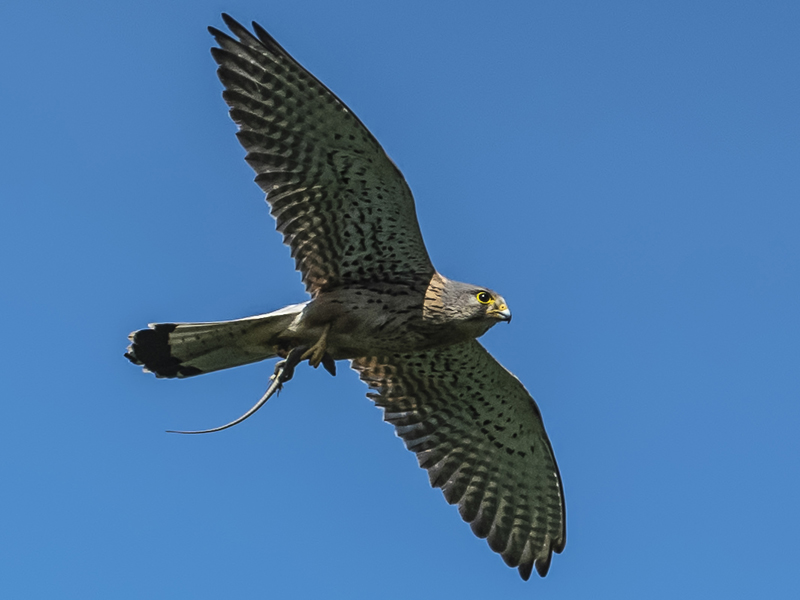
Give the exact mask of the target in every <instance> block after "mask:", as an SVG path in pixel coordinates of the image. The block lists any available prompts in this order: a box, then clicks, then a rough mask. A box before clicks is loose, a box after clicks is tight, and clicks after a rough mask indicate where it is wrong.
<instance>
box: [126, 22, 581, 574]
mask: <svg viewBox="0 0 800 600" xmlns="http://www.w3.org/2000/svg"><path fill="white" fill-rule="evenodd" d="M223 20H224V21H225V23H226V24H227V26H228V28H229V29H230V31H231V32H232V34H233V35H234V36H235V38H236V39H234V38H233V37H230V36H229V35H227V34H226V33H223V32H222V31H219V30H218V29H215V28H213V27H210V28H209V31H210V32H211V34H212V35H213V36H214V38H215V40H216V42H217V44H218V45H219V47H214V48H212V50H211V54H212V55H213V57H214V60H216V62H217V63H218V64H219V69H218V71H217V74H218V75H219V78H220V80H221V81H222V83H223V85H224V87H225V91H224V92H223V94H222V96H223V98H224V99H225V102H227V104H228V105H229V106H230V115H231V118H232V119H233V120H234V121H235V122H236V124H237V125H238V127H239V131H238V133H237V134H236V135H237V137H238V138H239V141H240V142H241V144H242V146H244V148H245V150H246V151H247V156H246V160H247V162H248V163H249V164H250V166H251V167H252V168H253V170H254V171H255V172H256V174H257V175H256V178H255V181H256V183H257V184H258V185H259V187H260V188H261V189H262V190H263V191H264V192H265V193H266V195H267V196H266V199H267V202H268V203H269V205H270V208H271V212H272V215H273V217H274V218H275V220H276V222H277V229H278V231H280V232H281V233H282V234H283V241H284V243H286V244H287V245H288V246H289V247H290V248H291V253H292V256H293V257H294V259H295V265H296V267H297V269H298V270H299V271H300V273H301V274H302V279H303V283H304V284H305V287H306V291H307V292H308V293H309V295H310V296H311V299H310V300H308V301H307V302H304V303H302V304H296V305H293V306H287V307H285V308H282V309H280V310H278V311H275V312H272V313H268V314H264V315H257V316H254V317H249V318H246V319H238V320H235V321H222V322H215V323H159V324H151V325H150V326H149V328H148V329H143V330H140V331H136V332H134V333H132V334H131V335H130V340H131V345H130V346H129V348H128V352H127V353H126V356H127V357H128V358H129V359H130V360H131V361H132V362H134V363H135V364H137V365H143V366H144V370H145V371H148V372H152V373H155V375H156V376H157V377H191V376H194V375H200V374H202V373H209V372H211V371H217V370H220V369H227V368H230V367H236V366H238V365H244V364H248V363H253V362H256V361H261V360H264V359H267V358H272V357H276V356H277V357H281V358H282V359H283V360H282V361H280V362H279V363H278V364H277V366H276V369H275V374H274V375H273V377H272V381H271V383H270V385H269V389H268V390H267V392H266V393H265V395H264V396H263V397H262V398H261V400H259V402H258V403H257V404H256V405H255V406H254V407H253V408H252V409H251V410H250V411H249V412H248V413H247V414H245V415H243V416H242V417H240V418H239V419H236V420H235V421H233V422H232V423H229V424H228V425H225V426H223V427H217V428H215V429H211V430H205V431H202V432H181V433H207V432H210V431H218V430H220V429H225V428H226V427H230V426H231V425H234V424H236V423H239V422H241V421H242V420H244V419H245V418H247V417H248V416H250V415H251V414H253V413H254V412H255V411H256V410H257V409H258V408H259V407H260V406H262V405H263V404H264V402H266V401H267V399H268V398H269V397H270V396H271V395H272V394H273V393H274V392H275V391H276V390H278V389H280V387H281V386H282V385H283V384H284V383H285V382H286V381H288V380H289V379H290V378H291V376H292V374H293V372H294V369H295V367H296V366H297V365H298V364H300V363H301V362H302V361H305V360H307V361H308V362H309V364H311V365H312V366H314V367H317V366H319V365H320V364H322V365H323V366H324V367H325V368H326V369H327V370H328V371H330V372H331V373H332V374H335V361H337V360H349V361H350V364H351V366H352V368H353V369H355V370H356V371H357V372H358V373H359V375H360V377H361V379H362V380H363V381H364V382H365V383H366V384H367V385H368V386H369V387H370V388H371V389H372V392H370V393H369V394H368V396H369V397H370V398H371V399H372V400H374V401H375V404H376V405H377V406H379V407H381V408H382V409H383V411H384V413H383V414H384V419H385V420H386V421H387V422H389V423H391V424H393V425H394V426H395V428H396V433H397V435H398V436H399V437H401V438H402V439H403V440H404V441H405V444H406V447H407V448H408V449H409V450H412V451H413V452H415V453H416V455H417V459H418V460H419V464H420V466H421V467H423V468H425V469H427V471H428V475H429V476H430V482H431V485H432V486H434V487H439V488H441V489H442V492H443V493H444V497H445V499H446V500H447V502H449V503H450V504H458V508H459V512H460V513H461V516H462V518H463V519H464V520H465V521H467V522H468V523H470V525H471V527H472V531H473V532H474V533H475V535H477V536H478V537H481V538H486V539H487V541H488V543H489V546H490V547H491V549H492V550H494V551H495V552H498V553H500V554H501V555H502V557H503V560H505V562H506V564H508V565H509V566H512V567H518V568H519V573H520V575H521V576H522V578H523V579H526V580H527V579H528V578H529V577H530V574H531V571H532V569H533V567H534V566H535V567H536V570H537V572H538V573H539V575H541V576H544V575H545V574H546V573H547V570H548V568H549V566H550V559H551V558H552V553H553V552H557V553H558V552H561V551H562V550H563V549H564V544H565V542H566V517H565V506H564V491H563V487H562V484H561V477H560V475H559V472H558V466H557V465H556V460H555V456H554V454H553V449H552V447H551V445H550V441H549V440H548V438H547V434H546V433H545V430H544V425H543V423H542V418H541V414H540V413H539V409H538V407H537V406H536V403H535V402H534V401H533V398H532V397H531V396H530V394H529V393H528V392H527V391H526V390H525V388H524V387H523V386H522V384H521V383H520V381H519V380H518V379H517V378H516V377H515V376H514V375H512V374H511V373H510V372H509V371H507V370H506V369H505V368H503V366H502V365H500V363H498V362H497V361H496V360H495V359H494V358H493V357H492V356H491V355H490V354H489V353H488V352H487V351H486V350H485V349H484V348H483V346H481V345H480V344H479V343H478V341H477V340H476V338H478V337H480V336H482V335H483V334H484V333H486V331H488V330H489V329H490V328H491V327H492V326H493V325H495V324H496V323H499V322H508V321H511V312H510V311H509V309H508V306H507V304H506V301H505V299H504V298H503V297H502V296H500V295H499V294H498V293H496V292H494V291H492V290H490V289H488V288H485V287H482V286H478V285H472V284H467V283H459V282H457V281H452V280H450V279H447V278H446V277H444V276H443V275H441V274H440V273H438V272H437V271H436V269H434V267H433V264H432V263H431V260H430V258H429V257H428V253H427V251H426V249H425V244H424V243H423V241H422V234H421V233H420V229H419V225H418V223H417V216H416V212H415V209H414V199H413V197H412V195H411V191H410V190H409V188H408V185H407V184H406V182H405V179H404V178H403V175H402V174H401V173H400V171H399V170H398V169H397V167H396V166H395V165H394V163H393V162H392V161H391V160H390V159H389V158H388V156H387V155H386V153H385V152H384V150H383V149H382V148H381V146H380V145H379V144H378V142H377V140H376V139H375V138H374V137H373V136H372V134H370V132H369V131H368V130H367V128H366V127H365V126H364V125H363V123H361V121H360V120H359V119H358V117H356V116H355V115H354V114H353V112H352V111H351V110H350V109H349V108H347V106H345V104H344V103H343V102H342V101H341V100H339V98H337V97H336V96H335V95H334V94H333V93H332V92H331V91H330V90H329V89H328V88H326V87H325V86H324V85H323V84H322V83H320V82H319V81H318V80H317V79H316V78H315V77H314V76H313V75H311V73H309V72H308V71H306V70H305V69H304V68H303V67H302V66H301V65H300V64H299V63H298V62H297V61H296V60H294V59H293V58H292V57H291V56H290V55H289V54H288V53H287V52H286V51H285V50H284V49H283V48H282V47H281V46H280V45H279V44H278V43H277V42H276V41H275V40H274V39H273V38H272V37H271V36H270V35H269V34H268V33H267V32H266V31H265V30H264V29H263V28H262V27H260V26H259V25H258V24H257V23H253V33H251V32H250V31H248V30H247V29H246V28H245V27H243V26H242V25H240V24H239V23H237V22H236V21H235V20H234V19H232V18H231V17H229V16H227V15H223Z"/></svg>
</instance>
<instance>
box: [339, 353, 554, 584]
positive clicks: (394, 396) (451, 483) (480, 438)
mask: <svg viewBox="0 0 800 600" xmlns="http://www.w3.org/2000/svg"><path fill="white" fill-rule="evenodd" d="M353 368H355V369H356V370H357V371H359V373H360V375H361V379H363V380H364V382H366V383H367V384H368V385H369V386H370V387H371V388H372V389H373V390H375V391H376V392H377V393H371V394H368V395H369V397H370V398H372V399H373V400H374V401H375V403H376V404H377V405H378V406H380V407H381V408H383V410H384V420H386V421H388V422H389V423H391V424H393V425H394V426H395V427H396V431H397V435H398V436H400V437H401V438H403V440H404V441H405V443H406V447H407V448H408V449H409V450H412V451H413V452H415V453H416V455H417V459H418V460H419V464H420V466H421V467H424V468H425V469H427V470H428V475H429V476H430V480H431V485H433V486H434V487H440V488H442V492H443V493H444V497H445V499H446V500H447V502H449V503H450V504H456V503H458V508H459V512H460V513H461V516H462V517H463V519H464V520H465V521H467V522H468V523H470V524H471V526H472V531H473V532H474V533H475V535H477V536H478V537H481V538H487V541H488V542H489V546H490V547H491V548H492V550H494V551H495V552H498V553H500V554H501V555H502V557H503V560H505V562H506V564H508V565H509V566H512V567H519V572H520V575H521V576H522V578H523V579H526V580H527V579H528V577H530V574H531V570H532V569H533V566H534V564H535V565H536V570H537V571H538V573H539V575H541V576H544V575H545V574H546V573H547V570H548V568H549V566H550V558H551V556H552V553H553V552H561V551H562V550H563V549H564V544H565V543H566V515H565V507H564V492H563V488H562V485H561V477H560V475H559V473H558V466H557V465H556V459H555V456H554V455H553V449H552V447H551V446H550V441H549V440H548V439H547V434H546V433H545V430H544V425H543V423H542V417H541V414H540V413H539V409H538V408H537V406H536V403H535V402H534V401H533V398H531V396H530V394H529V393H528V392H527V391H526V390H525V388H524V387H523V386H522V384H521V383H520V382H519V380H518V379H517V378H516V377H514V375H512V374H511V373H510V372H509V371H507V370H506V369H505V368H503V366H502V365H501V364H500V363H498V362H497V361H496V360H495V359H494V358H493V357H492V355H491V354H489V353H488V352H487V351H486V350H485V349H484V348H483V346H481V345H480V344H479V343H478V342H477V341H475V340H472V341H469V342H466V343H464V344H458V345H455V346H450V347H447V348H444V349H439V350H431V351H427V352H417V353H409V354H393V355H388V356H381V357H370V358H362V359H357V360H354V361H353Z"/></svg>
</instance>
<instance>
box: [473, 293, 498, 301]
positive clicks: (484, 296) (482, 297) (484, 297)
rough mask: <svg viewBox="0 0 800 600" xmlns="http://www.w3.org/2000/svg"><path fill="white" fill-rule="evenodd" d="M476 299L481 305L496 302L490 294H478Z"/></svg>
mask: <svg viewBox="0 0 800 600" xmlns="http://www.w3.org/2000/svg"><path fill="white" fill-rule="evenodd" d="M476 298H477V299H478V302H480V303H481V304H489V303H490V302H494V298H492V295H491V294H490V293H489V292H478V295H477V296H476Z"/></svg>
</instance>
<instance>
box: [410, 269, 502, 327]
mask: <svg viewBox="0 0 800 600" xmlns="http://www.w3.org/2000/svg"><path fill="white" fill-rule="evenodd" d="M425 317H426V318H430V319H432V320H434V321H438V322H440V323H445V322H447V323H453V324H458V325H459V328H463V329H465V333H466V330H469V332H470V335H471V336H472V337H478V336H480V335H483V334H484V333H486V331H488V330H489V328H490V327H492V326H493V325H495V324H497V323H499V322H501V321H505V322H506V323H508V322H510V321H511V311H510V310H509V308H508V304H507V303H506V301H505V298H503V297H502V296H501V295H500V294H498V293H497V292H495V291H493V290H490V289H489V288H485V287H480V286H476V285H472V284H469V283H461V282H460V281H453V280H451V279H446V278H444V277H442V276H441V275H439V274H437V275H436V276H434V279H433V280H432V281H431V284H430V286H429V287H428V293H427V294H426V295H425Z"/></svg>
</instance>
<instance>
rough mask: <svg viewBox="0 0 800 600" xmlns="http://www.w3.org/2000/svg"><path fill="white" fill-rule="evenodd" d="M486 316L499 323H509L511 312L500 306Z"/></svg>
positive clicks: (503, 305)
mask: <svg viewBox="0 0 800 600" xmlns="http://www.w3.org/2000/svg"><path fill="white" fill-rule="evenodd" d="M488 314H490V315H491V316H493V317H494V318H495V319H498V320H500V321H505V322H506V323H511V311H510V310H508V307H507V306H506V305H505V304H501V305H500V306H498V307H497V308H496V309H494V310H490V311H489V312H488Z"/></svg>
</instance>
